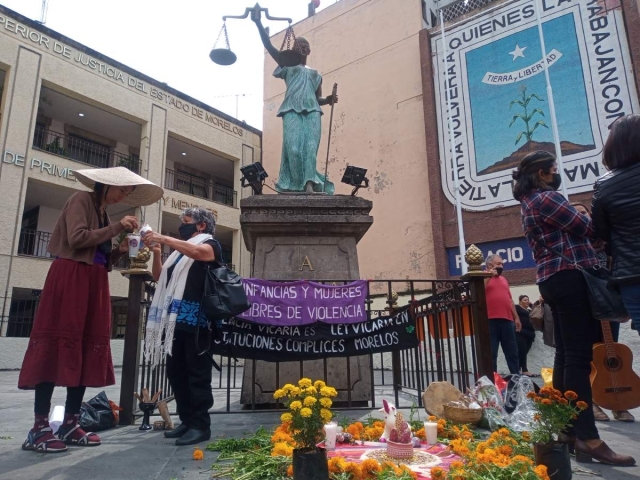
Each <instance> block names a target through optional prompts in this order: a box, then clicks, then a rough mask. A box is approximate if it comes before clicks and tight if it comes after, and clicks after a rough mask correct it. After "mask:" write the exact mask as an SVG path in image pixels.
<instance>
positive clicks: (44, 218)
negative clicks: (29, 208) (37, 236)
mask: <svg viewBox="0 0 640 480" xmlns="http://www.w3.org/2000/svg"><path fill="white" fill-rule="evenodd" d="M61 212H62V210H59V209H57V208H51V207H45V206H44V205H41V206H40V210H39V214H38V231H39V232H49V233H51V232H53V227H55V225H56V222H57V221H58V217H59V216H60V213H61Z"/></svg>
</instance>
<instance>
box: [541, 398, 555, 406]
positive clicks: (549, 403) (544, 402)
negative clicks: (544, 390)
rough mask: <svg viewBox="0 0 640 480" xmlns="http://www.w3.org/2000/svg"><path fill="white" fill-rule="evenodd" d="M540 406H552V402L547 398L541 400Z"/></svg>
mask: <svg viewBox="0 0 640 480" xmlns="http://www.w3.org/2000/svg"><path fill="white" fill-rule="evenodd" d="M542 404H543V405H552V404H553V402H552V401H551V400H549V399H548V398H543V399H542Z"/></svg>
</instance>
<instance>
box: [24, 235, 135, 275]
mask: <svg viewBox="0 0 640 480" xmlns="http://www.w3.org/2000/svg"><path fill="white" fill-rule="evenodd" d="M50 240H51V233H49V232H39V231H37V230H22V231H21V232H20V242H19V243H18V255H23V256H27V257H39V258H53V255H51V254H50V253H49V252H48V251H47V248H48V247H49V241H50ZM114 246H115V245H114ZM113 268H122V269H124V268H129V256H128V255H124V256H122V257H120V258H119V259H118V261H117V262H116V263H114V264H113Z"/></svg>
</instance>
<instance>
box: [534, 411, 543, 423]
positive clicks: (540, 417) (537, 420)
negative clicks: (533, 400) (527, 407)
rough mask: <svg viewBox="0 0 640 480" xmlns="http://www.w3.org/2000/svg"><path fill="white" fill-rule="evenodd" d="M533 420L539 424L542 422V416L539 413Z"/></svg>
mask: <svg viewBox="0 0 640 480" xmlns="http://www.w3.org/2000/svg"><path fill="white" fill-rule="evenodd" d="M533 419H534V420H535V421H536V422H539V421H540V420H542V415H540V414H539V413H536V414H535V415H534V416H533Z"/></svg>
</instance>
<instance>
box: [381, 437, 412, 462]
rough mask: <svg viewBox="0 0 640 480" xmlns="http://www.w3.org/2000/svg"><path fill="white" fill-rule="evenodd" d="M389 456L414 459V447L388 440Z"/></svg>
mask: <svg viewBox="0 0 640 480" xmlns="http://www.w3.org/2000/svg"><path fill="white" fill-rule="evenodd" d="M387 455H389V456H390V457H391V458H411V457H413V445H412V444H411V443H396V442H392V441H391V440H387Z"/></svg>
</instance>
